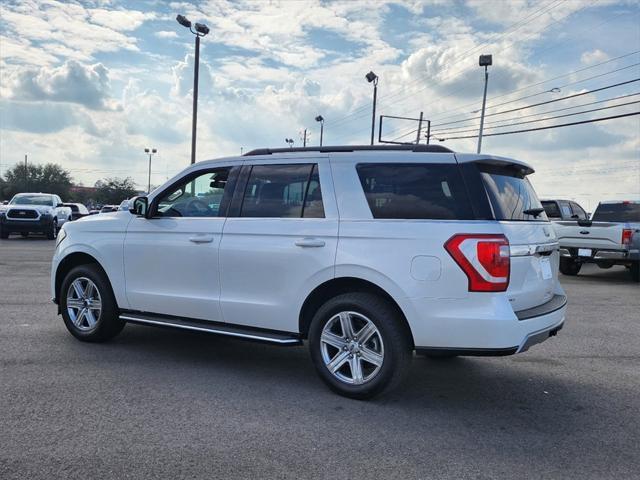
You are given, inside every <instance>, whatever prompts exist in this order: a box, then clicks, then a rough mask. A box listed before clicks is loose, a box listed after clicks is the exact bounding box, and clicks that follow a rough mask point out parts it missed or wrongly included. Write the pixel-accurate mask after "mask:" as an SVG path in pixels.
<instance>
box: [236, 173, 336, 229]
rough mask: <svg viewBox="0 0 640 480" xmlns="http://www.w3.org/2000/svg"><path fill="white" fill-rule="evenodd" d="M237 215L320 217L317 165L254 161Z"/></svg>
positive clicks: (322, 210) (322, 215)
mask: <svg viewBox="0 0 640 480" xmlns="http://www.w3.org/2000/svg"><path fill="white" fill-rule="evenodd" d="M240 216H241V217H258V218H302V217H305V218H323V217H324V208H323V207H322V192H321V190H320V182H319V179H318V172H317V166H316V165H315V164H301V165H254V166H253V167H252V168H251V174H250V175H249V180H248V181H247V186H246V188H245V192H244V198H243V201H242V208H241V210H240Z"/></svg>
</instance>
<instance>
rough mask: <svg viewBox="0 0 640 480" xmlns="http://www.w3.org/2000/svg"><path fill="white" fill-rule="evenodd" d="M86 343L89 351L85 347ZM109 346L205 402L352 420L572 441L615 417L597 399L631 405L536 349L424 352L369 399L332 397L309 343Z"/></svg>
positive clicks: (197, 339)
mask: <svg viewBox="0 0 640 480" xmlns="http://www.w3.org/2000/svg"><path fill="white" fill-rule="evenodd" d="M76 345H78V344H76ZM79 345H80V346H79V348H80V349H82V350H84V347H85V345H84V344H79ZM103 346H104V347H107V349H108V350H109V353H107V352H104V351H103V352H101V354H100V356H101V357H103V358H104V355H105V354H106V355H107V357H109V359H108V360H107V361H108V362H124V363H127V364H128V365H129V366H131V368H134V369H143V370H144V372H145V373H144V375H145V376H146V377H147V379H148V380H151V381H157V382H167V383H171V382H178V383H179V384H180V386H181V388H188V389H189V390H190V391H192V392H193V391H194V390H195V392H194V394H197V395H201V396H202V399H206V398H207V396H208V395H212V394H217V393H218V391H219V389H220V388H221V386H224V388H233V389H234V390H235V391H236V392H237V391H243V392H245V395H250V398H251V399H253V400H251V401H254V402H255V407H256V408H258V406H259V408H261V409H270V408H271V409H274V411H277V409H280V408H282V405H281V402H282V401H283V398H289V397H291V396H293V397H295V398H296V401H297V402H303V403H305V402H311V403H314V404H315V405H316V406H318V405H320V406H321V405H322V404H326V405H327V406H331V407H330V408H336V406H339V409H344V410H345V412H344V413H343V414H344V415H348V414H349V412H352V413H354V414H355V413H357V412H361V411H362V410H363V409H364V410H365V411H371V412H376V414H377V415H379V414H380V413H384V414H385V415H386V414H388V415H392V416H393V415H401V416H403V417H405V416H407V415H409V416H411V415H417V416H418V417H417V418H422V417H423V416H424V415H427V416H428V415H429V414H430V412H438V413H439V414H443V413H444V414H446V415H447V416H450V417H451V418H452V419H455V420H456V421H458V422H463V423H464V422H478V423H480V424H487V426H491V428H498V429H504V428H509V429H524V430H527V431H532V432H533V431H544V432H545V434H558V435H568V434H570V433H571V431H572V430H573V429H574V428H584V426H585V421H588V419H593V418H594V416H598V415H599V417H598V418H599V419H600V420H599V421H603V420H602V419H603V418H606V417H607V416H608V415H607V412H594V411H592V410H591V408H590V406H589V405H592V404H594V401H595V399H596V397H598V398H599V397H605V398H606V397H609V401H611V399H614V400H616V401H615V402H614V403H621V402H622V403H624V402H629V401H633V400H632V399H626V398H622V397H621V395H622V396H623V397H624V395H626V393H624V392H622V393H621V392H609V391H607V389H606V388H604V387H603V386H602V385H599V386H597V385H590V384H586V383H579V382H577V381H575V380H573V379H572V368H570V367H569V366H567V365H565V363H564V360H559V359H558V360H554V359H549V358H547V357H546V356H545V357H537V356H536V357H535V358H534V357H533V355H535V354H532V353H531V352H529V353H526V354H524V355H527V356H530V358H528V360H529V361H527V362H524V361H517V358H519V357H502V358H480V357H461V358H453V359H448V360H435V359H428V358H424V357H420V356H416V357H414V359H413V363H412V366H411V372H410V373H409V375H408V378H407V380H406V382H405V384H404V385H403V386H401V387H400V388H399V389H397V390H395V391H393V392H390V393H389V394H386V395H383V396H381V397H378V398H376V399H374V400H371V401H368V402H362V401H356V400H350V399H346V398H342V397H339V396H336V395H335V394H333V393H331V392H330V391H329V390H328V389H327V388H326V387H325V386H324V385H323V384H322V382H321V381H320V380H319V379H318V377H317V375H316V373H315V370H314V367H313V365H312V363H311V359H310V357H309V355H308V350H307V348H306V347H277V346H271V345H264V344H256V343H251V342H245V341H241V340H236V339H229V338H224V337H217V336H213V335H204V334H198V333H191V332H176V331H170V330H164V329H155V328H149V327H140V326H132V325H128V326H127V327H126V328H125V331H124V332H123V333H122V334H121V336H120V337H118V338H117V339H116V340H115V341H113V342H111V343H109V344H104V345H103ZM93 347H94V345H87V346H86V351H87V353H88V352H90V351H95V350H93ZM536 358H537V359H538V360H539V361H537V360H536ZM540 364H542V365H540ZM138 373H139V372H138ZM149 376H151V379H150V377H149ZM154 378H155V380H153V379H154ZM231 385H233V387H231ZM615 397H618V398H617V399H616V398H615ZM318 408H320V407H318ZM327 408H329V407H327ZM613 409H614V407H613V406H612V411H611V412H609V413H610V414H611V415H612V416H613V415H615V412H614V411H613ZM603 413H604V415H603ZM357 414H358V415H360V413H357ZM560 418H561V421H559V419H560Z"/></svg>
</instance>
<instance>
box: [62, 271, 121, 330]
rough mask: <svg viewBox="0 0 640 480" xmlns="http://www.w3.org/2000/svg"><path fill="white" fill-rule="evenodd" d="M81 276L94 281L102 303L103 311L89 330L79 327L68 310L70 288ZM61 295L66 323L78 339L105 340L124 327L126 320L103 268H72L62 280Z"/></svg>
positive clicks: (63, 316)
mask: <svg viewBox="0 0 640 480" xmlns="http://www.w3.org/2000/svg"><path fill="white" fill-rule="evenodd" d="M79 278H88V279H89V280H91V281H92V282H93V283H94V285H95V287H96V288H97V290H98V292H99V294H100V299H101V304H102V311H101V312H100V314H99V317H98V318H97V321H96V324H95V326H94V327H93V328H91V329H89V330H83V329H80V328H78V327H77V326H76V325H75V324H74V323H73V321H72V319H71V316H70V315H69V311H68V310H67V295H68V292H69V288H70V287H71V284H72V283H73V282H74V280H77V279H79ZM59 296H60V299H59V302H60V309H61V311H62V318H63V319H64V324H65V326H66V327H67V330H69V332H70V333H71V334H72V335H73V336H74V337H76V338H77V339H78V340H82V341H83V342H105V341H107V340H110V339H112V338H113V337H115V336H116V335H118V334H119V333H120V332H121V331H122V329H123V328H124V325H125V322H124V320H121V319H120V310H119V308H118V304H117V303H116V299H115V296H114V295H113V290H112V289H111V284H110V283H109V279H108V278H107V276H106V275H105V274H104V272H103V271H102V269H101V268H100V267H98V266H97V265H95V264H87V265H79V266H77V267H74V268H72V269H71V271H70V272H69V273H68V274H67V276H66V277H65V278H64V280H63V281H62V286H61V287H60V295H59Z"/></svg>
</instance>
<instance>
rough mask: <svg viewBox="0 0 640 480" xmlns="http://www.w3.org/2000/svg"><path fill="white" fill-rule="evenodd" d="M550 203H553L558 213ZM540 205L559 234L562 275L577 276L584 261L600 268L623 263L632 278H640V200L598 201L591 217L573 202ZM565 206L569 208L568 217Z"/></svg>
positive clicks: (548, 202)
mask: <svg viewBox="0 0 640 480" xmlns="http://www.w3.org/2000/svg"><path fill="white" fill-rule="evenodd" d="M551 202H556V206H557V207H558V209H559V213H560V216H558V212H556V211H555V208H554V205H553V204H552V203H551ZM545 203H546V205H545ZM542 204H543V206H544V207H545V211H546V213H547V216H548V217H551V220H552V222H553V227H554V230H555V232H556V236H557V237H558V242H559V244H560V271H561V272H562V273H563V274H564V275H577V274H578V273H579V272H580V268H581V267H582V264H583V263H595V264H596V265H598V266H599V267H600V268H611V267H612V266H613V265H624V266H626V267H627V268H629V269H630V271H631V276H632V278H633V280H634V281H636V282H637V281H639V279H640V272H639V265H640V201H608V202H600V203H599V204H598V207H597V208H596V210H595V212H594V213H593V216H592V218H591V219H590V220H589V219H587V215H586V213H585V212H584V210H583V209H582V208H581V207H580V206H579V205H577V204H576V203H575V202H571V201H564V200H545V201H543V202H542ZM563 206H564V207H563ZM567 206H568V207H569V208H570V209H571V214H570V215H569V218H567V214H568V213H569V211H568V210H567ZM574 206H577V207H578V209H579V210H578V209H576V208H574ZM550 212H551V215H550Z"/></svg>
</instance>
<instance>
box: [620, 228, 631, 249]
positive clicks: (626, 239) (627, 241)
mask: <svg viewBox="0 0 640 480" xmlns="http://www.w3.org/2000/svg"><path fill="white" fill-rule="evenodd" d="M632 238H633V230H632V229H631V228H625V229H623V230H622V244H623V245H631V239H632Z"/></svg>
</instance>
